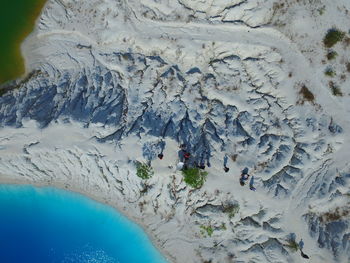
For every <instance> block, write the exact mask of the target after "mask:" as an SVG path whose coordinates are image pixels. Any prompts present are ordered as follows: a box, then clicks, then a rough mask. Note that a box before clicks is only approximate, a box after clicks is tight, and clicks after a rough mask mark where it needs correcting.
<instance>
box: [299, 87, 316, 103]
mask: <svg viewBox="0 0 350 263" xmlns="http://www.w3.org/2000/svg"><path fill="white" fill-rule="evenodd" d="M299 94H301V95H302V96H303V99H304V100H307V101H314V100H315V96H314V94H312V92H311V91H310V90H309V89H308V88H307V87H306V86H305V85H303V87H302V88H301V90H300V91H299Z"/></svg>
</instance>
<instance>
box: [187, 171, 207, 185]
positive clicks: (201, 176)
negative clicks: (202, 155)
mask: <svg viewBox="0 0 350 263" xmlns="http://www.w3.org/2000/svg"><path fill="white" fill-rule="evenodd" d="M182 175H183V176H184V180H185V183H186V184H188V185H190V186H191V187H193V188H201V187H202V186H203V184H204V182H205V180H206V177H207V175H208V173H207V172H206V171H202V170H200V169H199V168H187V169H183V170H182Z"/></svg>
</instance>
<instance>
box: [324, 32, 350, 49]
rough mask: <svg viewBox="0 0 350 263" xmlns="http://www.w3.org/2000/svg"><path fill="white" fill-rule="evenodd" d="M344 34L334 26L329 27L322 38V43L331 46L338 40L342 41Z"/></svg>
mask: <svg viewBox="0 0 350 263" xmlns="http://www.w3.org/2000/svg"><path fill="white" fill-rule="evenodd" d="M344 36H345V33H344V32H342V31H340V30H338V29H336V28H332V29H329V30H328V32H327V34H326V36H325V37H324V38H323V44H324V45H325V46H326V47H328V48H331V47H333V46H334V45H335V44H337V43H338V42H339V41H342V40H343V38H344Z"/></svg>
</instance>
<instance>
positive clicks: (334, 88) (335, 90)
mask: <svg viewBox="0 0 350 263" xmlns="http://www.w3.org/2000/svg"><path fill="white" fill-rule="evenodd" d="M328 86H329V88H330V89H331V91H332V94H333V95H334V96H343V93H342V92H341V90H340V89H339V87H338V86H337V85H336V84H335V83H334V82H333V81H330V82H329V83H328Z"/></svg>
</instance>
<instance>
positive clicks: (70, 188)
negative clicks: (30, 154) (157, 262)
mask: <svg viewBox="0 0 350 263" xmlns="http://www.w3.org/2000/svg"><path fill="white" fill-rule="evenodd" d="M0 184H2V185H31V186H34V187H38V188H41V187H53V188H56V189H59V190H65V191H69V192H73V193H76V194H80V195H83V196H84V197H86V198H89V199H91V200H94V201H96V202H98V203H100V204H103V205H107V206H109V207H111V208H113V209H114V210H116V211H117V213H120V214H121V215H123V216H124V217H126V218H127V219H128V220H130V221H131V222H133V223H135V224H136V225H137V226H139V227H140V228H141V229H142V231H144V233H145V234H146V235H147V237H148V239H149V241H150V242H151V243H152V245H153V246H154V247H155V249H156V250H158V252H159V253H160V254H161V255H162V256H163V258H164V259H165V260H166V261H167V262H168V263H172V262H174V261H172V257H171V255H170V254H169V253H168V252H167V251H165V250H164V249H163V248H162V247H161V246H160V244H159V243H158V241H157V240H155V238H154V237H153V236H152V234H151V233H150V232H149V231H148V230H147V229H146V227H145V226H144V225H143V224H142V222H141V221H140V220H137V219H136V218H134V217H132V216H131V215H130V214H129V213H127V211H126V210H123V209H121V208H120V207H117V206H116V205H113V204H112V203H111V202H110V200H109V198H108V197H105V198H103V197H102V196H100V197H99V196H97V195H95V194H92V193H87V192H86V191H84V190H82V189H79V188H76V187H74V186H72V185H70V184H69V183H62V185H61V184H60V183H59V182H56V183H53V184H51V183H50V182H47V183H45V182H33V181H30V180H25V179H24V180H23V181H22V180H20V179H13V178H9V177H6V176H3V175H1V174H0Z"/></svg>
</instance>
